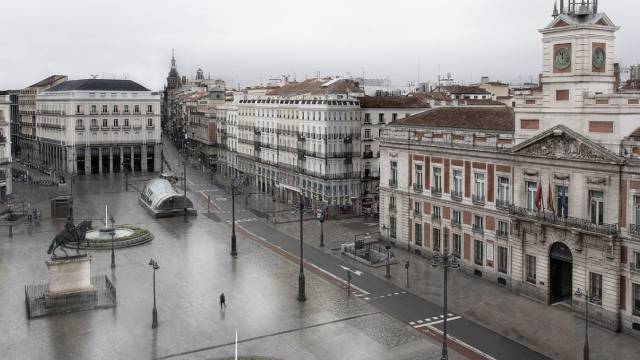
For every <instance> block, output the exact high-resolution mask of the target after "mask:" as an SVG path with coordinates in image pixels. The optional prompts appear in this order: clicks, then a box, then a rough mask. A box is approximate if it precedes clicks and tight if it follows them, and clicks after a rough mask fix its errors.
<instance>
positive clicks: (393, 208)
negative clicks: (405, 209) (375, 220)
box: [389, 205, 398, 214]
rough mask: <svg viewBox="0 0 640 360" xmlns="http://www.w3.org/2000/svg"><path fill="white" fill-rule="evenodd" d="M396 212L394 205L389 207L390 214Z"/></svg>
mask: <svg viewBox="0 0 640 360" xmlns="http://www.w3.org/2000/svg"><path fill="white" fill-rule="evenodd" d="M396 211H398V208H396V206H395V205H393V206H391V205H389V212H390V213H394V214H395V213H396Z"/></svg>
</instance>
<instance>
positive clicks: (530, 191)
mask: <svg viewBox="0 0 640 360" xmlns="http://www.w3.org/2000/svg"><path fill="white" fill-rule="evenodd" d="M536 191H538V183H537V182H535V181H527V194H526V196H527V199H526V200H527V201H526V202H527V209H528V210H536Z"/></svg>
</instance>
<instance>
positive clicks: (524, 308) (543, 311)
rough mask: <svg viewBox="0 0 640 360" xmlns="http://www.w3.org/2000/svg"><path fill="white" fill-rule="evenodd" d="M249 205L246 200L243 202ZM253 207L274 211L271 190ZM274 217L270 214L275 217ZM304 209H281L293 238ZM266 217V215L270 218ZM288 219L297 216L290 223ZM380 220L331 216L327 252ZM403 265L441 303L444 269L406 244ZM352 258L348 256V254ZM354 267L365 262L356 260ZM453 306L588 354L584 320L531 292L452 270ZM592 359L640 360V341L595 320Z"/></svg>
mask: <svg viewBox="0 0 640 360" xmlns="http://www.w3.org/2000/svg"><path fill="white" fill-rule="evenodd" d="M241 204H242V206H244V203H241ZM249 206H250V207H251V209H252V210H253V211H254V212H255V213H257V214H261V213H269V214H271V212H272V211H273V210H272V209H273V205H272V201H271V197H270V195H268V194H266V195H265V196H255V197H254V196H252V197H251V199H250V201H249ZM291 208H292V205H290V204H279V203H278V204H277V205H276V209H291ZM313 218H315V214H313V213H305V215H304V219H310V220H308V221H304V241H305V243H308V244H311V245H313V246H315V247H319V244H320V223H319V221H317V220H313ZM269 219H270V217H269ZM298 219H299V213H298V212H283V213H278V222H279V224H277V225H273V224H272V226H274V227H275V228H277V229H278V230H280V231H282V232H284V233H286V234H288V235H289V236H292V237H298V236H299V222H298V221H297V220H298ZM265 220H266V219H265ZM283 221H291V222H284V223H283ZM378 231H379V229H378V224H377V223H374V222H373V221H372V222H371V223H369V222H365V221H363V219H362V218H353V219H345V220H328V221H325V223H324V242H325V247H324V251H325V252H332V253H333V254H335V255H336V256H341V255H340V254H339V252H337V251H335V250H336V249H339V248H340V244H342V243H345V242H353V241H354V236H355V235H356V234H362V233H371V234H372V237H374V238H375V237H376V233H377V232H378ZM392 251H393V252H394V254H395V256H396V259H397V260H398V264H397V265H394V266H392V267H391V279H389V281H391V282H393V283H394V284H395V285H396V286H399V287H402V288H405V289H407V284H406V270H405V269H404V263H405V262H406V261H409V262H410V264H411V266H410V268H409V271H410V272H409V279H410V280H409V282H410V288H408V289H407V290H408V291H410V292H412V293H414V294H416V295H418V296H420V297H422V298H424V299H426V300H428V301H431V302H434V303H436V304H438V303H441V302H442V291H443V280H442V277H443V276H442V275H443V274H442V270H441V269H434V268H432V267H431V263H430V262H429V261H427V260H426V259H425V258H423V257H420V256H417V255H414V254H410V253H408V252H407V251H406V249H400V248H393V249H392ZM345 259H346V257H345ZM349 261H351V262H352V263H353V264H354V266H356V267H358V266H364V265H362V264H360V263H357V262H355V261H353V260H349ZM368 271H369V272H370V273H373V274H375V275H376V276H378V277H380V278H384V276H385V267H384V266H381V267H377V268H371V267H369V268H368ZM449 310H450V311H451V312H454V313H456V314H458V315H461V316H463V317H465V318H467V319H470V320H472V321H475V322H477V323H478V324H481V325H483V326H485V327H487V328H490V329H492V330H493V331H495V332H497V333H499V334H501V335H503V336H506V337H509V338H511V339H513V340H515V341H517V342H519V343H521V344H523V345H525V346H527V347H529V348H531V349H533V350H535V351H538V352H540V353H542V354H545V355H547V356H549V357H551V358H553V359H562V360H565V359H566V360H575V359H582V351H583V346H584V319H582V318H578V317H576V316H574V315H573V314H572V313H571V312H570V311H568V310H566V309H564V308H561V307H554V306H547V305H545V304H540V303H538V302H535V301H533V300H530V299H528V298H526V297H522V296H518V295H515V294H514V293H512V292H511V291H509V290H508V289H505V288H501V287H499V286H497V285H495V284H493V283H489V282H487V281H484V280H481V279H477V278H474V277H473V276H470V275H466V274H464V273H462V272H455V273H451V272H450V273H449ZM589 325H590V326H589V343H590V350H591V358H592V359H598V360H607V359H615V360H625V359H629V360H632V359H633V360H636V359H638V358H639V355H638V354H639V353H640V340H638V339H637V338H634V337H632V336H629V335H625V334H618V333H615V332H612V331H610V330H607V329H604V328H601V327H599V326H597V325H595V324H589Z"/></svg>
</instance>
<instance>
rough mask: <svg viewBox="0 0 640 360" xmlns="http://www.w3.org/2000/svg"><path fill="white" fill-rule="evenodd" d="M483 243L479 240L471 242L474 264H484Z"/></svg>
mask: <svg viewBox="0 0 640 360" xmlns="http://www.w3.org/2000/svg"><path fill="white" fill-rule="evenodd" d="M483 252H484V244H483V243H482V241H480V240H475V241H474V242H473V261H474V262H475V263H476V265H480V266H482V265H483V264H484V253H483Z"/></svg>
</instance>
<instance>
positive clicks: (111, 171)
mask: <svg viewBox="0 0 640 360" xmlns="http://www.w3.org/2000/svg"><path fill="white" fill-rule="evenodd" d="M109 172H110V173H112V174H113V146H109Z"/></svg>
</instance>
